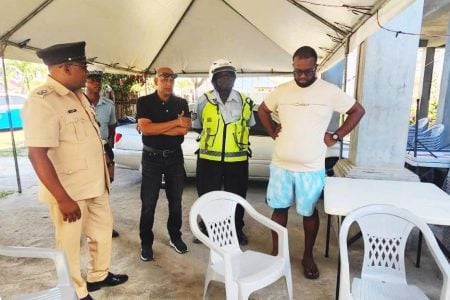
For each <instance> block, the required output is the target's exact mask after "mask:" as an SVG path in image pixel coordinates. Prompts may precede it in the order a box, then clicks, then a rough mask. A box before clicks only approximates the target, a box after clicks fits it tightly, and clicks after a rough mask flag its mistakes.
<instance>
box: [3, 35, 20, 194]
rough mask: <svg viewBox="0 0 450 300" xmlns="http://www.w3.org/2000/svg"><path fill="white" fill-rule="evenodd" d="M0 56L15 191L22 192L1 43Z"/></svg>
mask: <svg viewBox="0 0 450 300" xmlns="http://www.w3.org/2000/svg"><path fill="white" fill-rule="evenodd" d="M0 47H1V49H0V57H1V62H2V71H3V84H4V87H5V95H6V97H5V99H6V105H7V107H8V121H9V130H10V132H11V145H12V149H13V157H14V167H15V168H16V180H17V191H18V192H19V193H22V184H21V183H20V173H19V164H18V163H17V151H16V140H15V138H14V130H13V124H12V116H11V108H10V106H9V95H8V83H7V80H6V68H5V57H4V53H5V48H6V45H5V46H4V44H3V43H1V44H0Z"/></svg>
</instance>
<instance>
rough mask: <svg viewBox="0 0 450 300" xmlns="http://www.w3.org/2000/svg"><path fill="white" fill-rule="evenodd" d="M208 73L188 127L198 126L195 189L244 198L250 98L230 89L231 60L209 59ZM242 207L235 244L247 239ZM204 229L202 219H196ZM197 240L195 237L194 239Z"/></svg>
mask: <svg viewBox="0 0 450 300" xmlns="http://www.w3.org/2000/svg"><path fill="white" fill-rule="evenodd" d="M209 75H210V79H211V83H212V85H213V87H214V90H212V91H208V92H206V93H205V94H203V95H202V96H201V97H199V99H198V100H197V103H196V105H195V109H194V113H193V114H192V127H193V128H197V129H201V137H200V143H199V153H198V159H197V192H198V195H199V196H201V195H203V194H205V193H207V192H210V191H216V190H222V189H224V190H225V191H228V192H231V193H235V194H237V195H240V196H241V197H243V198H245V197H246V195H247V183H248V155H249V147H248V146H249V142H248V140H249V129H250V127H251V126H253V125H255V119H254V116H253V111H252V110H253V101H252V100H251V99H250V98H249V97H247V96H245V95H243V94H242V93H239V92H238V91H236V90H234V89H233V86H234V82H235V80H236V68H235V67H234V66H233V64H232V63H231V61H229V60H225V59H220V60H216V61H214V62H213V63H212V65H211V67H210V70H209ZM243 218H244V208H243V207H242V206H240V205H238V207H237V208H236V215H235V223H236V231H237V237H238V240H239V244H241V245H246V244H247V243H248V239H247V236H246V235H245V234H244V232H243V230H242V228H243V227H244V220H243ZM200 227H201V228H202V229H203V232H205V233H206V230H205V227H204V224H203V223H200ZM195 242H198V241H195Z"/></svg>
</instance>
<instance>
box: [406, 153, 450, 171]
mask: <svg viewBox="0 0 450 300" xmlns="http://www.w3.org/2000/svg"><path fill="white" fill-rule="evenodd" d="M433 154H434V155H435V156H436V157H434V156H432V155H431V154H430V152H428V151H417V156H414V151H408V152H407V153H406V155H405V162H406V163H407V164H408V165H411V166H414V167H427V168H450V152H438V151H433Z"/></svg>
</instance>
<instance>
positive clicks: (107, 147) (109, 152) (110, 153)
mask: <svg viewBox="0 0 450 300" xmlns="http://www.w3.org/2000/svg"><path fill="white" fill-rule="evenodd" d="M103 148H104V149H105V152H106V155H108V157H109V159H110V160H111V161H114V152H113V150H112V148H111V146H110V145H109V144H104V145H103Z"/></svg>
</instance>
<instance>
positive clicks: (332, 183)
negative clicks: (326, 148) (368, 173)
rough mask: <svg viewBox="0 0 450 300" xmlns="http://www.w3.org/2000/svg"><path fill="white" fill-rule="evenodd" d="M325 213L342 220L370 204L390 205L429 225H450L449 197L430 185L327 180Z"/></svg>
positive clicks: (338, 179) (346, 179) (340, 178)
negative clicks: (353, 211)
mask: <svg viewBox="0 0 450 300" xmlns="http://www.w3.org/2000/svg"><path fill="white" fill-rule="evenodd" d="M324 200H325V201H324V206H325V212H326V213H327V214H330V215H339V216H345V215H347V214H348V213H350V212H351V211H352V210H355V209H356V208H359V207H362V206H366V205H371V204H391V205H395V206H397V207H401V208H405V209H408V210H409V211H411V212H412V213H413V214H415V215H417V216H420V217H421V218H422V219H423V220H424V221H425V222H426V223H428V224H436V225H450V196H449V195H448V194H447V193H445V192H444V191H443V190H441V189H440V188H438V187H437V186H436V185H434V184H432V183H426V182H409V181H390V180H373V179H354V178H344V177H327V178H326V180H325V192H324Z"/></svg>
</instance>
